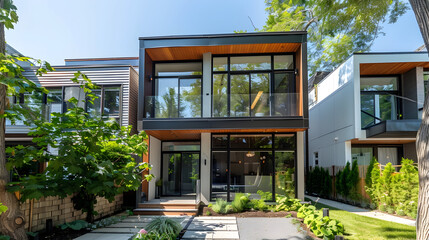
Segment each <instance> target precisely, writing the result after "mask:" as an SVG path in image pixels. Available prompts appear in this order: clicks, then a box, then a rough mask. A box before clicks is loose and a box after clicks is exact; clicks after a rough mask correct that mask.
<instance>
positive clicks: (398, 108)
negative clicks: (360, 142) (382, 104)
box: [359, 74, 402, 129]
mask: <svg viewBox="0 0 429 240" xmlns="http://www.w3.org/2000/svg"><path fill="white" fill-rule="evenodd" d="M383 77H395V78H396V81H397V83H396V84H397V90H386V91H365V90H360V98H359V101H360V102H359V103H360V110H361V119H362V114H365V113H363V112H362V95H367V96H373V97H374V96H375V95H390V96H392V97H394V99H395V101H396V120H400V119H402V99H401V98H400V97H397V96H402V84H401V82H402V77H401V75H400V74H390V75H361V76H360V77H359V82H360V80H361V79H362V78H383ZM359 89H360V84H359ZM373 108H374V110H375V109H376V105H375V101H374V103H373ZM374 116H375V115H374ZM375 117H377V118H380V116H375ZM383 121H384V120H383ZM380 122H381V121H380V120H378V119H375V118H374V119H373V122H372V123H373V124H372V125H367V126H365V127H362V123H361V128H362V129H366V128H367V127H371V126H374V125H375V124H378V123H380Z"/></svg>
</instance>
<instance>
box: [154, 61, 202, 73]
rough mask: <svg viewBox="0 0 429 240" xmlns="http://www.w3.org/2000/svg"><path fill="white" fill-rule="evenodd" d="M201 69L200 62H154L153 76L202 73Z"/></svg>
mask: <svg viewBox="0 0 429 240" xmlns="http://www.w3.org/2000/svg"><path fill="white" fill-rule="evenodd" d="M202 71H203V65H202V63H201V62H182V63H157V64H155V76H186V75H202Z"/></svg>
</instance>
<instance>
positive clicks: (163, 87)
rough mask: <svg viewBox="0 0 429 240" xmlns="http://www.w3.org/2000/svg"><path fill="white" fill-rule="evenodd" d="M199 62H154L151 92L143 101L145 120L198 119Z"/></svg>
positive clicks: (200, 74)
mask: <svg viewBox="0 0 429 240" xmlns="http://www.w3.org/2000/svg"><path fill="white" fill-rule="evenodd" d="M202 68H203V67H202V63H201V62H177V63H156V64H155V68H154V71H155V79H154V86H153V87H154V89H153V90H154V93H155V96H149V97H147V98H146V99H145V101H146V109H147V112H146V117H155V118H198V117H201V115H202V114H201V111H202V109H201V99H202V98H201V95H202V92H201V91H202V88H201V79H202Z"/></svg>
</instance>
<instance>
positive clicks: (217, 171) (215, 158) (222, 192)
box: [211, 151, 228, 200]
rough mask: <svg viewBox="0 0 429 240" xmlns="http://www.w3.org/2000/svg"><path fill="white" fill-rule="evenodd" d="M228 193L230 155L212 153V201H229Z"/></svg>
mask: <svg viewBox="0 0 429 240" xmlns="http://www.w3.org/2000/svg"><path fill="white" fill-rule="evenodd" d="M227 191H228V154H227V152H215V151H213V153H212V194H211V198H212V200H214V199H216V198H222V199H225V200H227Z"/></svg>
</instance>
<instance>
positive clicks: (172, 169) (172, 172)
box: [162, 153, 181, 195]
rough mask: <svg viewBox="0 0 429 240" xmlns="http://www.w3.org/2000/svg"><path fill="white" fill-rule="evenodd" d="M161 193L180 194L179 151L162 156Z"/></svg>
mask: <svg viewBox="0 0 429 240" xmlns="http://www.w3.org/2000/svg"><path fill="white" fill-rule="evenodd" d="M162 168H163V169H162V178H163V180H162V195H180V182H181V181H180V153H167V154H163V156H162Z"/></svg>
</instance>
